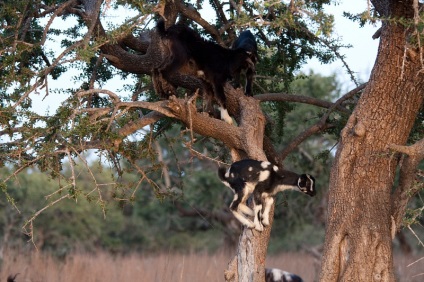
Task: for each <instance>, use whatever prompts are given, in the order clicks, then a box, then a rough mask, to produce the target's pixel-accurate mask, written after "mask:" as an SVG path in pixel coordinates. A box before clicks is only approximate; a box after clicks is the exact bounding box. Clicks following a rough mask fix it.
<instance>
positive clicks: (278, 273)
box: [271, 268, 284, 281]
mask: <svg viewBox="0 0 424 282" xmlns="http://www.w3.org/2000/svg"><path fill="white" fill-rule="evenodd" d="M271 273H272V278H274V281H282V278H283V275H284V272H283V271H282V270H281V269H278V268H273V269H272V270H271Z"/></svg>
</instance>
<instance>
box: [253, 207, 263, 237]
mask: <svg viewBox="0 0 424 282" xmlns="http://www.w3.org/2000/svg"><path fill="white" fill-rule="evenodd" d="M254 209H255V210H254V212H255V218H254V220H253V223H254V224H255V229H256V230H258V231H263V230H264V227H263V226H262V224H261V222H260V220H259V216H258V214H259V213H260V212H261V210H262V205H256V206H255V207H254Z"/></svg>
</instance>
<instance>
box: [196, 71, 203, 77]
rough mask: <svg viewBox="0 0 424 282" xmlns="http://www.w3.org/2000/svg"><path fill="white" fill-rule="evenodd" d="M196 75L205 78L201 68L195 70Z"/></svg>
mask: <svg viewBox="0 0 424 282" xmlns="http://www.w3.org/2000/svg"><path fill="white" fill-rule="evenodd" d="M197 76H198V77H200V78H205V72H204V71H202V70H198V71H197Z"/></svg>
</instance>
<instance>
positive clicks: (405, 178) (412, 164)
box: [389, 139, 424, 236]
mask: <svg viewBox="0 0 424 282" xmlns="http://www.w3.org/2000/svg"><path fill="white" fill-rule="evenodd" d="M389 148H390V149H391V150H393V151H396V152H400V153H403V154H405V156H404V157H403V159H402V160H401V163H400V172H399V184H398V186H397V187H396V189H395V191H394V192H393V194H392V196H391V209H392V216H393V223H394V226H392V235H393V236H394V235H395V234H396V233H397V232H398V231H399V230H400V228H401V227H402V219H403V216H404V215H405V211H406V207H407V205H408V202H409V200H410V199H411V198H412V197H413V196H415V194H416V193H418V192H419V191H420V190H421V189H422V188H424V183H423V182H422V181H416V170H417V167H418V165H419V164H420V162H421V161H422V160H423V159H424V139H421V140H420V141H418V142H417V143H415V144H413V145H411V146H402V145H396V144H391V145H389Z"/></svg>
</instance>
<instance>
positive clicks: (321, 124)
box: [279, 83, 366, 160]
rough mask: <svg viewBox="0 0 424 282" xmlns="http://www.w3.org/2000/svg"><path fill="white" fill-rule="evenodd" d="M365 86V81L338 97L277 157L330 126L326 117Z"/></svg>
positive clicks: (283, 156) (288, 152) (281, 156)
mask: <svg viewBox="0 0 424 282" xmlns="http://www.w3.org/2000/svg"><path fill="white" fill-rule="evenodd" d="M365 86H366V83H364V84H362V85H360V86H358V87H356V88H355V89H353V90H351V91H349V92H348V93H346V94H345V95H343V96H342V97H340V98H339V99H338V100H337V101H336V102H335V103H334V104H332V105H331V106H330V107H329V108H328V111H327V112H326V113H325V115H323V116H322V117H321V119H320V120H319V121H318V122H317V123H316V124H314V125H312V126H311V127H309V128H308V129H306V130H305V131H304V132H302V133H300V134H299V135H298V136H297V137H295V138H294V139H293V140H292V141H291V142H290V143H289V144H288V145H287V147H286V148H284V149H283V150H282V151H281V153H280V154H279V159H280V160H284V159H285V158H286V157H287V156H288V154H290V153H291V152H292V151H293V150H294V149H295V148H296V147H297V146H299V145H300V144H301V143H302V142H303V141H305V140H306V139H307V138H308V137H310V136H312V135H313V134H316V133H318V132H321V131H323V130H326V129H328V128H331V127H332V125H330V124H327V119H328V117H329V116H330V114H331V113H332V112H333V111H334V110H335V109H336V108H338V107H339V106H340V105H341V104H342V103H343V102H344V101H346V100H347V99H349V98H351V97H352V96H353V95H355V94H357V93H358V92H359V91H361V90H362V89H364V88H365Z"/></svg>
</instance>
